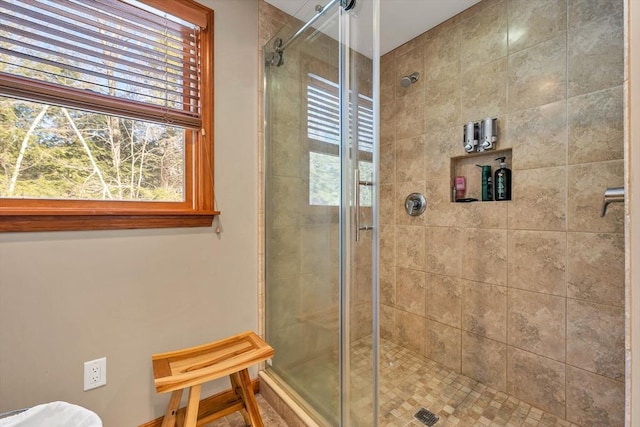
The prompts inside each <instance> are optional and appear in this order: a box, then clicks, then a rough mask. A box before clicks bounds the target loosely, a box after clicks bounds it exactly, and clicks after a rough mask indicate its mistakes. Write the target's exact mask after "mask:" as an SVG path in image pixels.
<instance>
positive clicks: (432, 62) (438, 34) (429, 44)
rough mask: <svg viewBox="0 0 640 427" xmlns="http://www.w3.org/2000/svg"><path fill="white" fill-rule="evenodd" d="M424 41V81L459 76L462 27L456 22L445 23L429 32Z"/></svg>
mask: <svg viewBox="0 0 640 427" xmlns="http://www.w3.org/2000/svg"><path fill="white" fill-rule="evenodd" d="M427 34H429V37H427V38H426V39H425V44H424V58H425V76H424V78H425V81H426V82H427V86H428V85H429V84H430V82H432V81H437V80H447V79H451V78H452V77H453V76H459V75H460V48H461V43H462V40H461V34H462V27H461V26H460V25H459V24H458V23H457V22H451V21H449V22H445V23H444V24H442V25H439V26H438V27H436V28H434V29H433V30H432V31H429V32H428V33H427Z"/></svg>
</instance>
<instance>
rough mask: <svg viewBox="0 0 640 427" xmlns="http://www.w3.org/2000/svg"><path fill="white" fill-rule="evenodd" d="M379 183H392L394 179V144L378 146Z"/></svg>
mask: <svg viewBox="0 0 640 427" xmlns="http://www.w3.org/2000/svg"><path fill="white" fill-rule="evenodd" d="M379 176H380V183H381V184H393V183H394V182H395V181H396V147H395V145H394V144H385V145H381V146H380V171H379Z"/></svg>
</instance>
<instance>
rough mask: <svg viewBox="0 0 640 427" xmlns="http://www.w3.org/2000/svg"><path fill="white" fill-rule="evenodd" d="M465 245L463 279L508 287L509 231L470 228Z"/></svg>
mask: <svg viewBox="0 0 640 427" xmlns="http://www.w3.org/2000/svg"><path fill="white" fill-rule="evenodd" d="M466 233H467V236H466V239H465V243H463V248H464V251H463V253H462V275H463V276H462V277H464V278H465V279H468V280H474V281H477V282H484V283H492V284H496V285H502V286H506V285H507V231H506V230H484V229H479V228H470V229H467V231H466Z"/></svg>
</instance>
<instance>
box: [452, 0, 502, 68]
mask: <svg viewBox="0 0 640 427" xmlns="http://www.w3.org/2000/svg"><path fill="white" fill-rule="evenodd" d="M461 26H462V34H461V37H462V42H461V47H460V57H461V66H462V70H466V69H469V68H475V67H477V66H479V65H484V64H487V63H489V62H491V61H494V60H496V59H498V58H502V57H504V56H506V54H507V3H506V1H505V0H492V1H490V2H487V3H485V4H484V5H482V10H481V11H480V12H479V13H475V14H472V15H469V16H468V17H463V20H462V21H461Z"/></svg>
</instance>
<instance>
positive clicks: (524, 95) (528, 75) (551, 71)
mask: <svg viewBox="0 0 640 427" xmlns="http://www.w3.org/2000/svg"><path fill="white" fill-rule="evenodd" d="M566 43H567V42H566V37H565V35H564V34H563V35H561V36H559V37H556V38H554V39H551V40H548V41H545V42H542V43H540V44H538V45H536V46H533V47H530V48H528V49H525V50H522V51H520V52H517V53H515V54H513V55H509V65H508V66H509V87H508V89H507V90H508V94H509V95H508V99H507V104H508V108H509V111H518V110H524V109H526V108H531V107H536V106H539V105H544V104H548V103H551V102H556V101H560V100H562V99H564V98H565V96H566V87H567V69H566V66H565V57H566V54H567V46H566Z"/></svg>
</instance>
